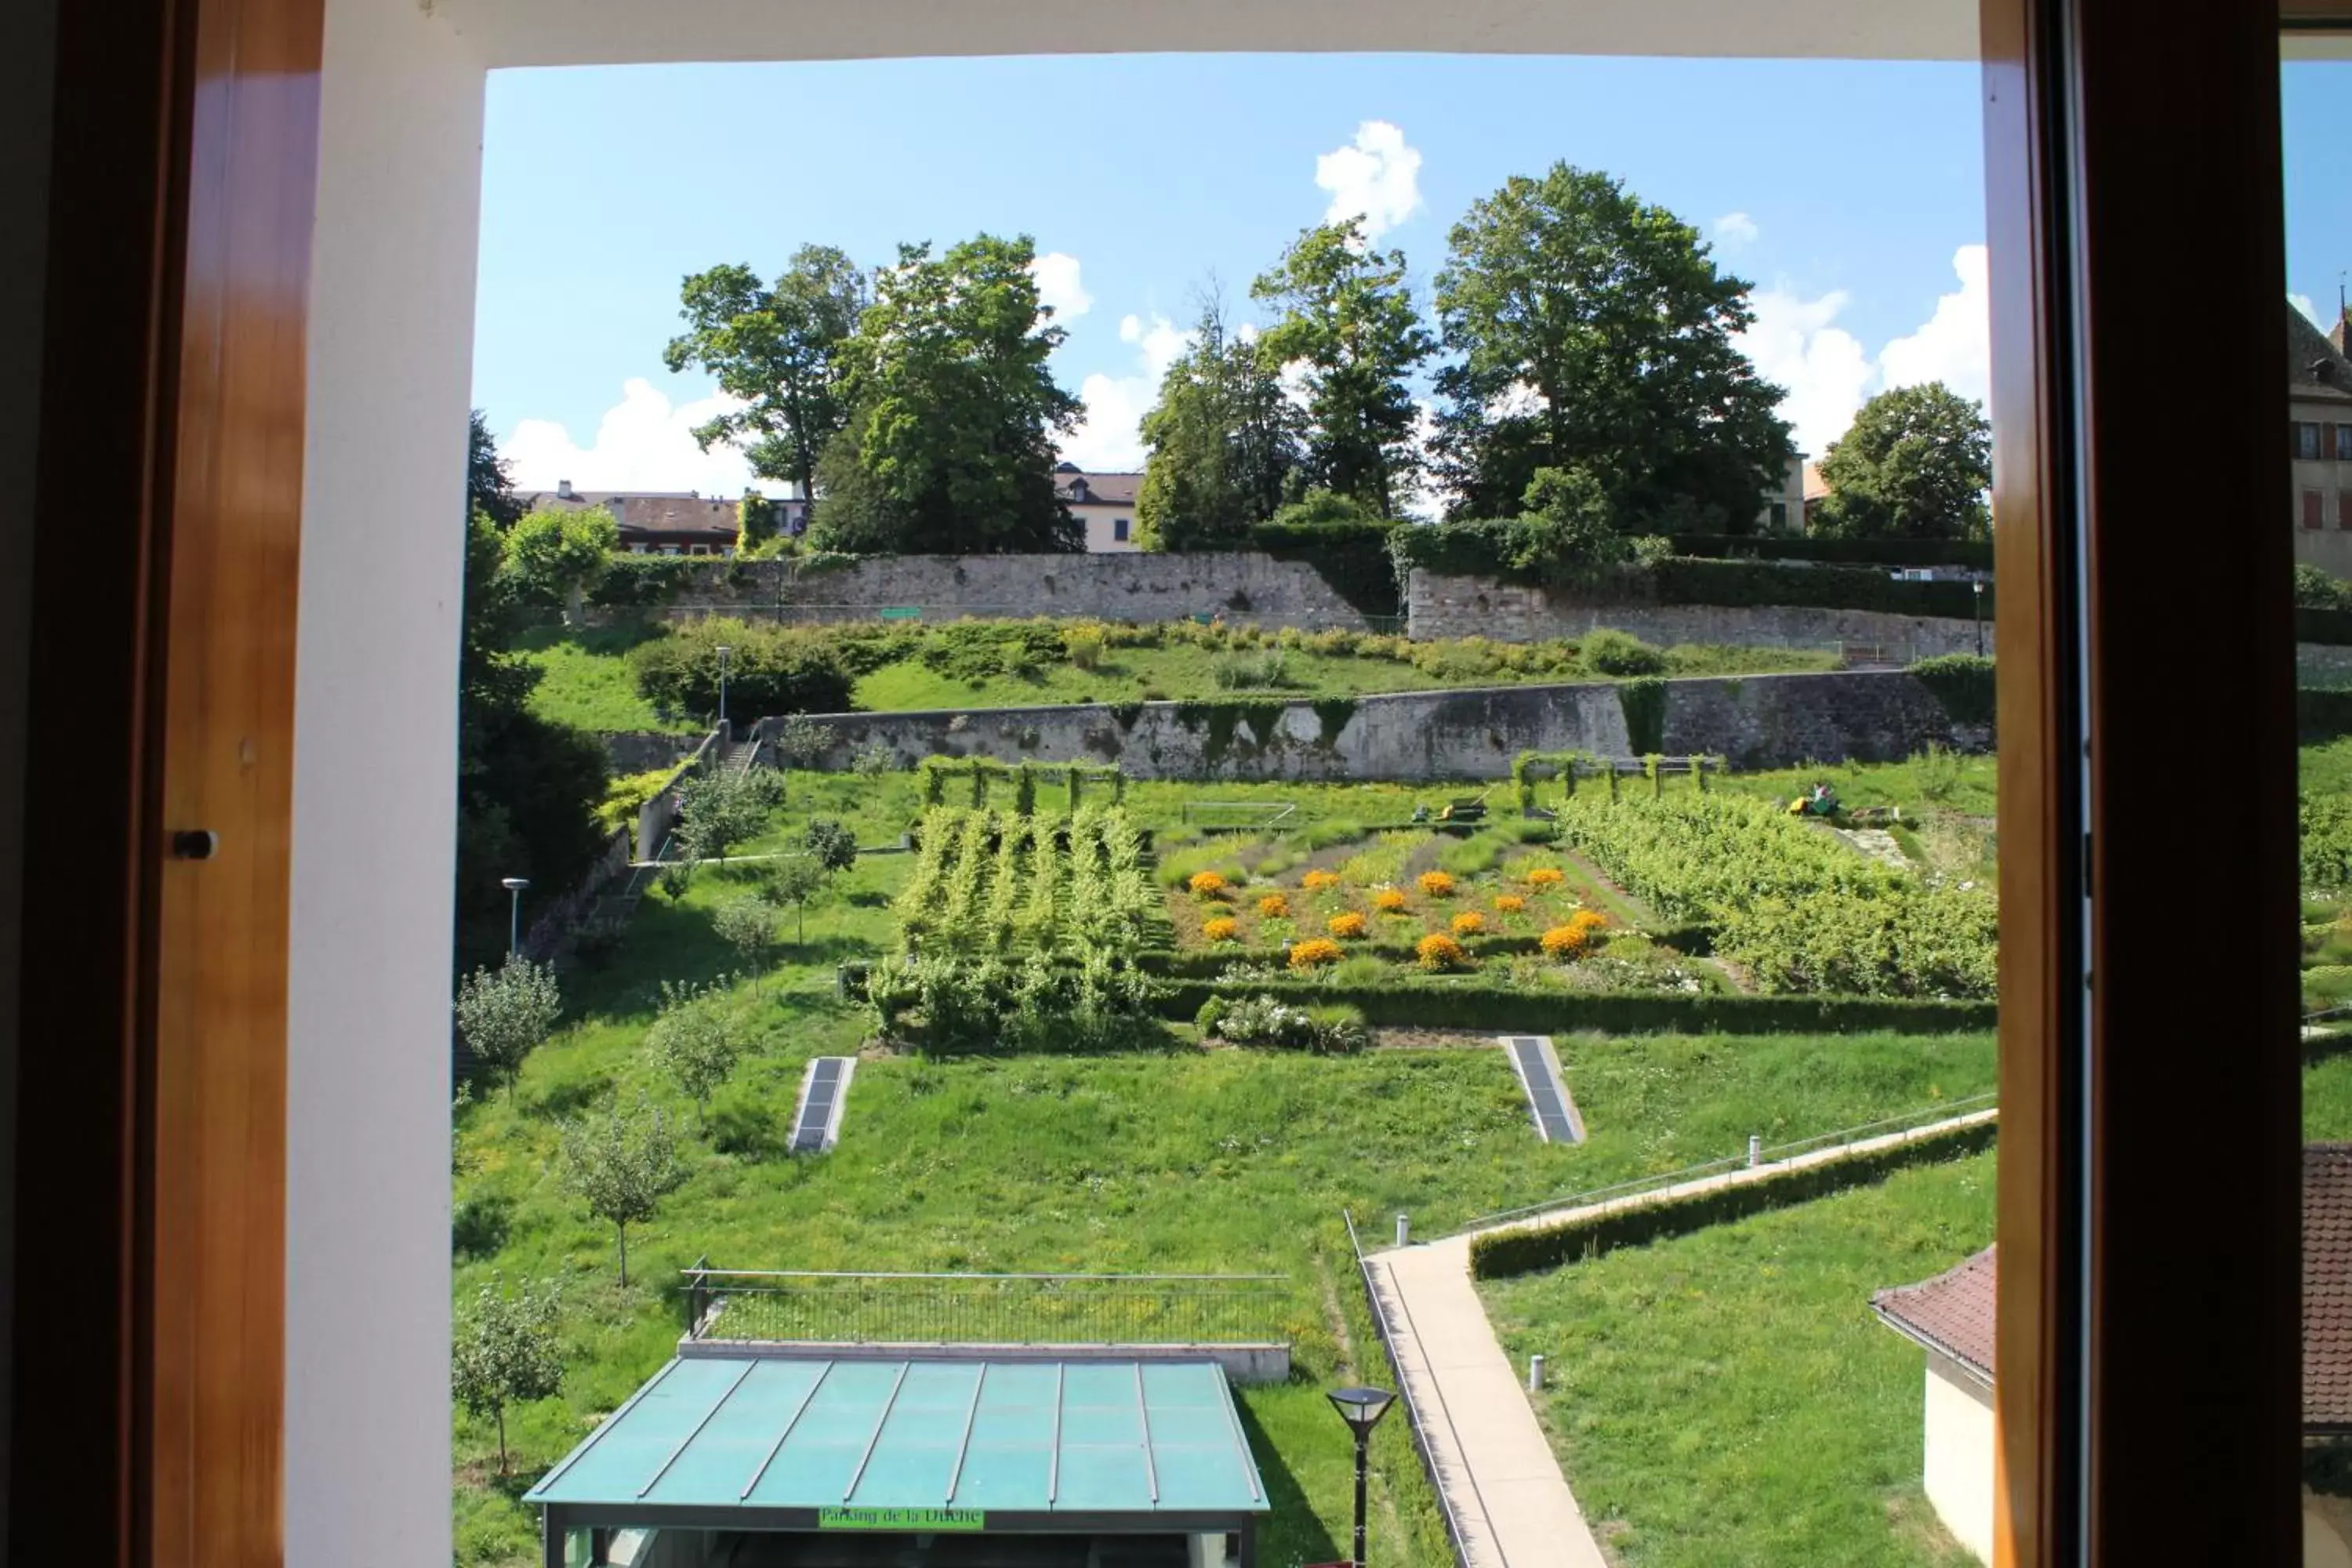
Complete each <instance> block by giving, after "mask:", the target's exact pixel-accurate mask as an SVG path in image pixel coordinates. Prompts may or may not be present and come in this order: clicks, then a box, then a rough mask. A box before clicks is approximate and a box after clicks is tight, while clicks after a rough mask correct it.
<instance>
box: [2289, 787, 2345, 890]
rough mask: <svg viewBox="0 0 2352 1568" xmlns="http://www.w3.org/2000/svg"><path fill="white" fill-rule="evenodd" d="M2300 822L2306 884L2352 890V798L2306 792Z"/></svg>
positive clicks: (2299, 814) (2298, 821)
mask: <svg viewBox="0 0 2352 1568" xmlns="http://www.w3.org/2000/svg"><path fill="white" fill-rule="evenodd" d="M2296 822H2297V826H2299V827H2300V829H2301V832H2302V844H2303V885H2304V886H2305V888H2308V889H2315V890H2319V891H2327V892H2334V891H2337V890H2339V889H2352V799H2347V798H2346V797H2345V796H2343V795H2321V794H2318V793H2315V792H2306V793H2305V795H2304V796H2303V798H2302V800H2301V802H2300V804H2299V808H2298V810H2297V813H2296Z"/></svg>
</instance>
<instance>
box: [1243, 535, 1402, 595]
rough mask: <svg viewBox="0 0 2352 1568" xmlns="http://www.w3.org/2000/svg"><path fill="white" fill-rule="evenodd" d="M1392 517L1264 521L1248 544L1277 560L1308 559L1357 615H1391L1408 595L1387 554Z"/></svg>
mask: <svg viewBox="0 0 2352 1568" xmlns="http://www.w3.org/2000/svg"><path fill="white" fill-rule="evenodd" d="M1397 527H1398V525H1397V524H1395V523H1391V522H1261V523H1259V524H1257V525H1256V526H1255V527H1254V528H1252V529H1251V530H1250V544H1251V546H1252V547H1253V548H1255V549H1257V550H1261V551H1263V552H1265V553H1266V554H1268V555H1271V556H1273V557H1274V558H1275V559H1276V561H1304V562H1305V563H1307V564H1308V565H1309V566H1312V567H1314V568H1315V571H1316V573H1317V574H1318V575H1319V576H1320V577H1321V578H1322V579H1323V581H1324V582H1326V583H1328V584H1330V587H1331V591H1332V592H1333V593H1335V594H1337V595H1339V597H1341V598H1343V599H1345V600H1347V601H1348V603H1349V605H1351V606H1353V607H1354V608H1355V610H1356V611H1357V613H1358V614H1360V615H1364V616H1378V617H1381V618H1383V619H1393V618H1394V617H1396V616H1402V614H1404V595H1403V592H1402V589H1401V588H1400V587H1399V586H1398V584H1397V574H1396V567H1395V565H1394V564H1393V563H1391V561H1390V559H1389V535H1390V533H1391V532H1392V531H1394V530H1395V529H1396V528H1397Z"/></svg>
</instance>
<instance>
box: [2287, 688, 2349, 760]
mask: <svg viewBox="0 0 2352 1568" xmlns="http://www.w3.org/2000/svg"><path fill="white" fill-rule="evenodd" d="M2294 730H2295V739H2296V740H2298V741H2300V742H2303V743H2304V744H2305V745H2306V746H2315V745H2317V744H2319V743H2320V742H2323V741H2333V740H2336V739H2338V738H2340V737H2342V736H2345V735H2352V691H2347V690H2340V689H2335V688H2332V687H2309V686H2306V687H2305V688H2304V689H2301V690H2299V691H2297V692H2296V693H2295V694H2294Z"/></svg>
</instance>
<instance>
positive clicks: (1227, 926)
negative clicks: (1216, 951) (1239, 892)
mask: <svg viewBox="0 0 2352 1568" xmlns="http://www.w3.org/2000/svg"><path fill="white" fill-rule="evenodd" d="M1241 933H1242V923H1241V921H1237V920H1235V919H1234V918H1233V917H1232V916H1231V915H1219V916H1218V917H1217V918H1216V919H1215V920H1213V921H1204V922H1203V923H1202V926H1201V934H1202V936H1204V937H1206V938H1208V939H1209V940H1210V941H1211V942H1235V941H1238V940H1240V937H1241Z"/></svg>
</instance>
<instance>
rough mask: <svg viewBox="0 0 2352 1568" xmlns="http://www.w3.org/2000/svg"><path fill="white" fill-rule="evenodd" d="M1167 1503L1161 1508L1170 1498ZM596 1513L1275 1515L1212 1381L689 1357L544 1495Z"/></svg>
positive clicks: (1086, 1371)
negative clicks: (683, 1509)
mask: <svg viewBox="0 0 2352 1568" xmlns="http://www.w3.org/2000/svg"><path fill="white" fill-rule="evenodd" d="M1155 1492H1156V1493H1157V1496H1155V1495H1154V1494H1155ZM529 1500H530V1501H535V1502H542V1503H567V1504H576V1505H582V1506H594V1507H597V1508H600V1509H603V1510H607V1511H608V1513H609V1512H610V1511H612V1510H625V1509H626V1508H629V1507H631V1506H636V1505H643V1506H645V1507H647V1508H648V1509H655V1508H659V1507H663V1506H697V1507H741V1508H743V1509H745V1510H747V1518H746V1524H747V1527H752V1528H756V1525H753V1524H752V1521H751V1517H750V1516H751V1515H752V1514H755V1513H756V1512H757V1511H758V1510H762V1509H768V1510H773V1509H790V1510H808V1509H817V1508H832V1507H838V1506H841V1505H843V1504H845V1503H846V1504H848V1505H849V1506H852V1507H857V1508H942V1507H947V1506H950V1504H951V1505H952V1506H954V1507H957V1508H970V1509H986V1510H998V1511H1000V1512H1007V1513H1043V1512H1049V1511H1063V1512H1072V1511H1077V1512H1087V1513H1125V1512H1132V1513H1135V1514H1139V1515H1148V1514H1150V1513H1153V1512H1158V1511H1165V1510H1186V1511H1202V1512H1217V1511H1233V1512H1242V1511H1262V1510H1264V1509H1265V1492H1264V1487H1263V1485H1262V1484H1261V1482H1260V1481H1259V1479H1258V1474H1257V1468H1256V1465H1255V1462H1254V1461H1253V1460H1252V1458H1251V1457H1250V1455H1249V1451H1248V1447H1247V1445H1246V1441H1245V1439H1244V1436H1243V1435H1242V1428H1241V1425H1240V1422H1239V1420H1238V1418H1237V1417H1236V1415H1235V1413H1234V1406H1233V1394H1232V1391H1231V1390H1230V1388H1229V1387H1228V1386H1227V1384H1226V1381H1225V1377H1224V1374H1223V1372H1222V1371H1221V1370H1220V1369H1219V1368H1218V1367H1217V1366H1216V1365H1215V1364H1214V1363H1208V1362H1201V1363H1136V1362H1131V1361H1119V1362H1099V1361H1087V1362H1066V1363H1050V1362H1043V1363H1041V1362H1034V1361H1028V1360H1023V1361H1001V1362H992V1361H986V1360H983V1359H978V1358H975V1359H969V1360H966V1359H948V1358H933V1359H923V1360H889V1359H866V1358H847V1359H840V1360H833V1359H828V1358H824V1357H816V1356H792V1355H782V1356H688V1357H685V1358H683V1359H681V1360H678V1361H676V1362H673V1363H670V1365H668V1366H667V1367H665V1368H664V1369H663V1370H662V1372H661V1373H659V1374H657V1375H656V1377H654V1378H653V1379H652V1380H650V1381H649V1382H648V1383H647V1384H646V1386H645V1387H644V1388H642V1389H640V1390H639V1391H638V1393H637V1394H635V1396H634V1397H632V1398H631V1400H630V1401H629V1402H628V1403H627V1404H626V1405H623V1406H622V1407H621V1409H619V1410H618V1411H616V1412H614V1415H612V1416H610V1417H609V1418H607V1419H606V1421H605V1422H604V1425H603V1426H600V1427H599V1428H598V1429H597V1430H596V1432H595V1433H594V1434H593V1435H592V1436H590V1437H589V1438H588V1439H587V1440H586V1441H585V1442H583V1444H582V1445H581V1446H580V1447H578V1448H576V1449H574V1450H573V1452H572V1456H571V1457H570V1458H566V1459H565V1460H564V1461H563V1462H562V1464H560V1465H558V1466H557V1467H556V1468H554V1469H553V1470H551V1471H550V1472H549V1473H548V1475H547V1476H546V1477H545V1478H544V1479H542V1480H541V1482H540V1484H539V1485H538V1486H537V1487H535V1488H533V1489H532V1490H531V1491H530V1494H529Z"/></svg>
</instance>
